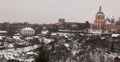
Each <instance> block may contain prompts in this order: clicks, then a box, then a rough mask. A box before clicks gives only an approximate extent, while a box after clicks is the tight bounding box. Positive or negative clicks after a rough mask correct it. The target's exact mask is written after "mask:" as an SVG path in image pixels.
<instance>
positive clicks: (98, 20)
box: [95, 6, 105, 29]
mask: <svg viewBox="0 0 120 62" xmlns="http://www.w3.org/2000/svg"><path fill="white" fill-rule="evenodd" d="M104 20H105V15H104V13H103V12H102V7H101V6H99V11H98V12H97V13H96V16H95V24H96V28H97V29H102V27H103V25H104V23H105V22H104Z"/></svg>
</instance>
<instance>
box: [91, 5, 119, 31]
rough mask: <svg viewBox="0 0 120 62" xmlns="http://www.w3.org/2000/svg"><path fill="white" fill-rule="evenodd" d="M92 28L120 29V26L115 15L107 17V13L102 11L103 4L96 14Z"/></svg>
mask: <svg viewBox="0 0 120 62" xmlns="http://www.w3.org/2000/svg"><path fill="white" fill-rule="evenodd" d="M90 28H91V29H104V30H111V29H113V30H120V26H119V25H116V22H115V19H114V17H112V18H111V19H109V18H105V14H104V13H103V12H102V8H101V6H100V7H99V11H98V12H97V13H96V15H95V20H94V23H93V24H91V26H90Z"/></svg>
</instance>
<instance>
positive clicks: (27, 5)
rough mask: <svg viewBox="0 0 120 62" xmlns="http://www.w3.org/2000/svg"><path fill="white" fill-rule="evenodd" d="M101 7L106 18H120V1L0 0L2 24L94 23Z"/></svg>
mask: <svg viewBox="0 0 120 62" xmlns="http://www.w3.org/2000/svg"><path fill="white" fill-rule="evenodd" d="M100 5H101V6H102V11H103V12H104V13H105V15H106V17H110V18H111V17H112V16H114V17H115V18H116V20H117V19H118V18H119V17H120V0H0V22H29V23H39V24H41V23H56V22H57V21H58V19H59V18H65V19H66V21H67V22H85V21H86V20H88V21H89V22H93V20H94V19H95V14H96V12H97V11H98V9H99V6H100Z"/></svg>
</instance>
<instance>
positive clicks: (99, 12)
mask: <svg viewBox="0 0 120 62" xmlns="http://www.w3.org/2000/svg"><path fill="white" fill-rule="evenodd" d="M96 14H103V15H104V13H103V12H102V11H98V12H97V13H96Z"/></svg>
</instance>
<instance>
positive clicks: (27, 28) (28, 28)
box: [22, 27, 34, 30]
mask: <svg viewBox="0 0 120 62" xmlns="http://www.w3.org/2000/svg"><path fill="white" fill-rule="evenodd" d="M22 30H34V29H33V28H30V27H26V28H23V29H22Z"/></svg>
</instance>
